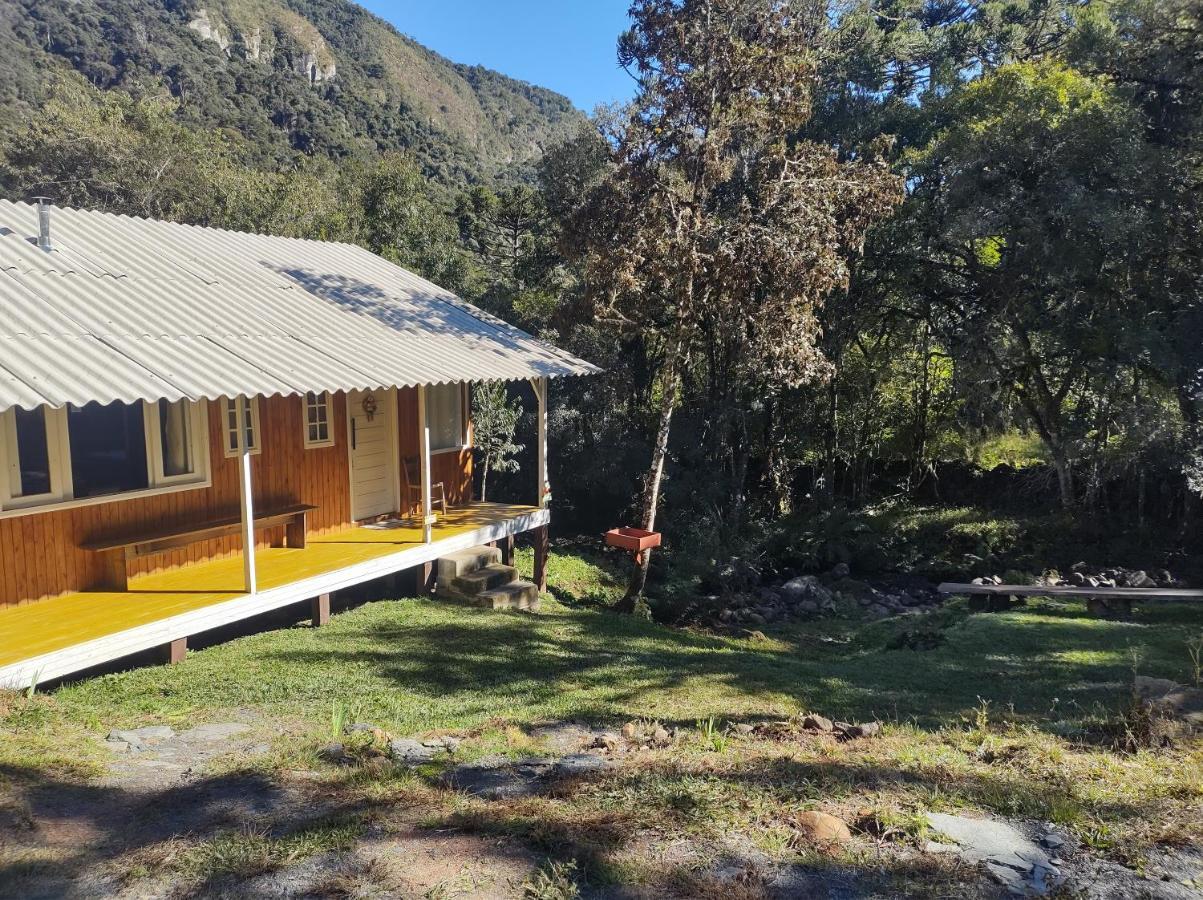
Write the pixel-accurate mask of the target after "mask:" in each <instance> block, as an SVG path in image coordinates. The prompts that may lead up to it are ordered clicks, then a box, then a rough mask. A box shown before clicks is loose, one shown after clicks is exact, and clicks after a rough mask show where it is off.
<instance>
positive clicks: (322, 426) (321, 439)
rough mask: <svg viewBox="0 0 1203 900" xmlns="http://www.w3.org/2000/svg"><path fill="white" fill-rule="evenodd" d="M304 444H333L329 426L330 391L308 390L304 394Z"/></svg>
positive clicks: (330, 445) (315, 445)
mask: <svg viewBox="0 0 1203 900" xmlns="http://www.w3.org/2000/svg"><path fill="white" fill-rule="evenodd" d="M304 402H305V446H306V447H332V446H334V429H333V428H331V427H330V419H331V415H330V392H329V391H320V392H319V393H313V392H312V391H310V392H309V393H307V394H306V395H305V398H304Z"/></svg>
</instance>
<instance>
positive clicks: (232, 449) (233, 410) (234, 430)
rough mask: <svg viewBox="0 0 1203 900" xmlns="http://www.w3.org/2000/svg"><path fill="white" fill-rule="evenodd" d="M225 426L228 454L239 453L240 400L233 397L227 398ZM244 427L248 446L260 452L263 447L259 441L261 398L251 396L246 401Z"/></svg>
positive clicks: (253, 450) (253, 451)
mask: <svg viewBox="0 0 1203 900" xmlns="http://www.w3.org/2000/svg"><path fill="white" fill-rule="evenodd" d="M224 402H225V407H224V410H225V428H226V443H225V446H226V456H237V455H238V401H237V400H236V399H235V398H233V397H226V398H225V401H224ZM243 427H244V428H245V431H244V434H245V435H246V446H247V449H248V450H250V451H251V453H258V452H259V451H260V450H261V449H262V447H261V446H260V442H259V398H258V397H251V398H249V399H248V400H247V401H246V405H245V407H244V412H243Z"/></svg>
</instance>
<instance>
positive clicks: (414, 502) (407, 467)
mask: <svg viewBox="0 0 1203 900" xmlns="http://www.w3.org/2000/svg"><path fill="white" fill-rule="evenodd" d="M401 474H402V475H403V476H404V477H405V503H406V506H405V509H406V511H407V512H408V510H410V509H412V508H413V507H414V506H417V507H418V508H421V506H422V465H421V463H420V462H419V461H418V458H417V457H416V456H407V457H406V458H405V459H403V460H401ZM439 507H441V508H442V510H443V515H447V489H446V488H445V487H444V486H443V482H441V481H432V482H431V483H430V508H431V509H438V508H439Z"/></svg>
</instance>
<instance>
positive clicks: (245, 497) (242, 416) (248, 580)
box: [234, 394, 259, 594]
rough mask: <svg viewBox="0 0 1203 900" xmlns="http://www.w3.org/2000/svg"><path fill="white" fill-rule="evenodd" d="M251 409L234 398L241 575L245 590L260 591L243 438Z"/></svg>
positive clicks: (248, 458)
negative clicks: (236, 420) (236, 423)
mask: <svg viewBox="0 0 1203 900" xmlns="http://www.w3.org/2000/svg"><path fill="white" fill-rule="evenodd" d="M249 412H250V410H249V408H248V406H247V400H246V397H244V396H242V395H241V394H240V395H239V396H238V397H237V398H235V400H234V414H235V415H236V416H237V418H238V429H237V431H238V497H239V500H240V501H241V506H242V578H243V583H244V586H245V588H246V592H247V593H248V594H255V593H258V591H259V585H258V579H257V577H256V573H255V504H254V499H253V498H254V492H253V485H252V483H251V448H250V445H249V444H248V443H247V440H246V426H247V417H248V414H249Z"/></svg>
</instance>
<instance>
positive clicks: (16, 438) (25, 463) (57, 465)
mask: <svg viewBox="0 0 1203 900" xmlns="http://www.w3.org/2000/svg"><path fill="white" fill-rule="evenodd" d="M65 413H66V411H65V410H62V409H51V408H49V407H46V406H39V407H37V408H36V409H30V410H26V409H10V410H9V411H8V412H6V413H4V414H3V415H0V453H3V455H4V459H5V466H4V468H5V469H6V473H7V478H6V479H5V480H4V482H3V483H2V484H0V488H3V490H0V500H2V501H3V502H4V506H5V508H18V507H22V506H35V505H41V504H43V503H53V502H55V501H56V500H60V499H62V498H63V497H64V496H68V495H69V494H70V487H69V485H68V484H67V483H66V478H65V476H64V471H63V470H64V467H63V455H62V449H63V447H64V446H65V443H66V428H65V425H66V415H65Z"/></svg>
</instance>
